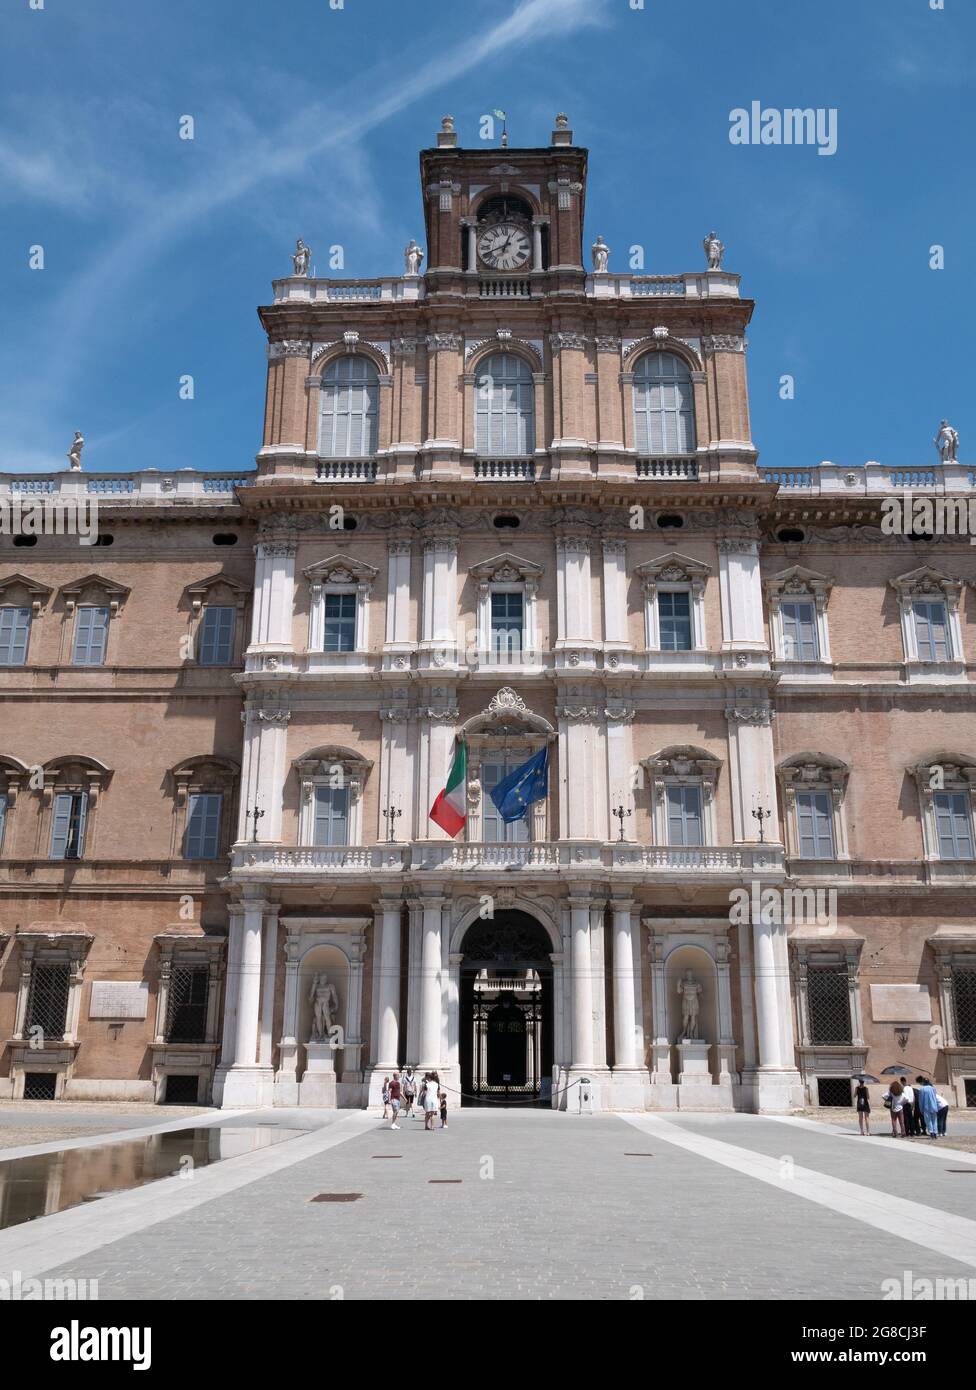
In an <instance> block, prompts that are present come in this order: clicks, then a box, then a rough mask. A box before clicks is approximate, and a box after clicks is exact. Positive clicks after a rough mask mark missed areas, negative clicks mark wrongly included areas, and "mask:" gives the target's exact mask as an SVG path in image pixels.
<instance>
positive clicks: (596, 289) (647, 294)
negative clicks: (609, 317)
mask: <svg viewBox="0 0 976 1390" xmlns="http://www.w3.org/2000/svg"><path fill="white" fill-rule="evenodd" d="M586 293H587V296H588V297H589V298H591V299H677V298H684V299H738V297H739V277H738V275H732V274H731V273H730V272H729V271H726V270H708V271H704V270H703V271H698V272H695V271H690V272H686V273H685V274H683V275H629V274H623V275H616V274H609V273H607V272H602V273H601V272H597V273H594V274H592V275H587V277H586Z"/></svg>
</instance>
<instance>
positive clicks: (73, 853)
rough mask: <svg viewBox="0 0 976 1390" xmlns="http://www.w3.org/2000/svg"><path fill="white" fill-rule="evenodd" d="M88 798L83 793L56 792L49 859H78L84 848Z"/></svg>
mask: <svg viewBox="0 0 976 1390" xmlns="http://www.w3.org/2000/svg"><path fill="white" fill-rule="evenodd" d="M87 814H88V796H87V793H85V792H57V793H56V794H55V797H54V815H53V817H52V821H51V858H52V859H80V858H81V856H82V853H83V851H84V847H85V822H86V819H87Z"/></svg>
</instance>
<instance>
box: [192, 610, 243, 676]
mask: <svg viewBox="0 0 976 1390" xmlns="http://www.w3.org/2000/svg"><path fill="white" fill-rule="evenodd" d="M236 615H237V610H236V609H235V608H218V607H214V606H212V605H211V604H208V605H207V606H206V608H204V610H203V618H202V620H201V622H200V645H199V649H198V655H197V661H198V662H199V663H200V665H201V666H229V665H230V664H231V662H232V661H233V659H234V619H235V617H236Z"/></svg>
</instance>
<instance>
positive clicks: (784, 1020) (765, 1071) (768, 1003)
mask: <svg viewBox="0 0 976 1390" xmlns="http://www.w3.org/2000/svg"><path fill="white" fill-rule="evenodd" d="M742 930H743V931H745V930H746V928H744V927H743V928H742ZM752 941H753V966H754V975H755V999H756V1031H757V1035H758V1039H759V1066H758V1068H755V1069H752V1070H749V1069H744V1070H743V1073H742V1090H743V1100H744V1102H745V1104H746V1105H747V1106H748V1108H750V1109H752V1110H755V1111H757V1112H760V1113H761V1112H769V1113H773V1114H775V1113H777V1112H782V1111H789V1110H796V1109H799V1108H801V1107H802V1105H803V1083H802V1079H801V1077H800V1073H799V1071H798V1070H797V1069H796V1062H795V1058H794V1051H793V1024H792V1011H791V1001H790V973H789V959H788V955H787V946H786V929H785V928H784V927H783V925H782V924H777V923H773V922H764V921H763V920H762V916H761V915H760V917H759V918H758V919H757V920H754V921H753V924H752Z"/></svg>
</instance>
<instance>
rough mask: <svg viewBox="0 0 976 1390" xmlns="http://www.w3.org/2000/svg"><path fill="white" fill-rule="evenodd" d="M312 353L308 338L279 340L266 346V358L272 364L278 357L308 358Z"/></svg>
mask: <svg viewBox="0 0 976 1390" xmlns="http://www.w3.org/2000/svg"><path fill="white" fill-rule="evenodd" d="M311 351H312V340H311V339H310V338H280V339H278V340H277V341H276V342H273V343H269V344H268V356H269V357H270V358H271V360H272V362H275V361H277V360H278V358H279V357H308V356H309V354H310V353H311Z"/></svg>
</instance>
